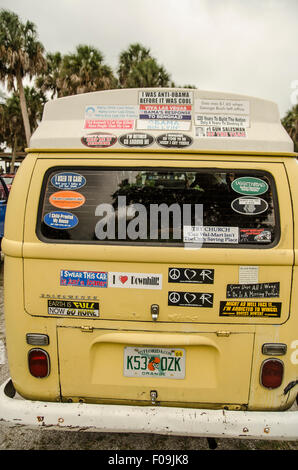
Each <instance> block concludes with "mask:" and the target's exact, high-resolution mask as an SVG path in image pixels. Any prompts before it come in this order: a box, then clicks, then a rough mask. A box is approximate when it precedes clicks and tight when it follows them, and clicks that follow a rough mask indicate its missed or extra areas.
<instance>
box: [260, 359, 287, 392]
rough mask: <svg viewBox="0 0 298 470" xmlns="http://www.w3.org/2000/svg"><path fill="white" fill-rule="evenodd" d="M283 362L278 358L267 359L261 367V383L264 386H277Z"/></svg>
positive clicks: (280, 377)
mask: <svg viewBox="0 0 298 470" xmlns="http://www.w3.org/2000/svg"><path fill="white" fill-rule="evenodd" d="M283 374H284V364H283V362H282V361H280V360H279V359H267V360H266V361H264V362H263V364H262V367H261V384H262V385H263V386H264V387H266V388H277V387H279V386H280V385H281V383H282V379H283Z"/></svg>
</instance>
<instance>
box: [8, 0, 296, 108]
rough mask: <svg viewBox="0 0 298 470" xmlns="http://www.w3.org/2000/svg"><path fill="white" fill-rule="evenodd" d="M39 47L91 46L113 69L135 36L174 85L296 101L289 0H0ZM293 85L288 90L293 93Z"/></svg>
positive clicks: (286, 104)
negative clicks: (25, 23)
mask: <svg viewBox="0 0 298 470" xmlns="http://www.w3.org/2000/svg"><path fill="white" fill-rule="evenodd" d="M0 7H1V8H6V9H10V10H12V11H14V12H15V13H17V14H18V15H19V16H20V18H21V19H22V20H27V19H28V20H30V21H33V23H35V25H36V27H37V31H38V35H39V40H40V41H41V42H42V43H43V45H44V47H45V49H46V51H47V52H55V51H60V52H62V53H69V52H74V50H75V47H76V46H77V45H78V44H88V45H92V46H94V47H97V48H98V49H99V50H100V51H101V52H102V54H103V55H104V57H105V62H106V64H108V65H110V66H111V67H112V68H113V69H114V71H115V70H116V68H117V63H118V57H119V54H120V52H121V51H123V50H124V49H126V48H127V47H128V46H129V45H130V44H132V43H135V42H140V43H141V44H142V45H143V46H145V47H147V48H150V50H151V53H152V55H153V56H154V57H155V58H156V59H157V61H158V63H159V64H160V65H163V66H164V67H165V69H166V70H167V72H169V73H170V74H171V78H172V80H173V81H174V82H175V83H176V84H177V85H179V86H183V85H187V84H191V85H194V86H196V87H197V88H201V89H204V90H214V91H226V92H236V93H243V94H247V95H253V96H257V97H259V98H265V99H269V100H272V101H275V102H276V103H277V104H278V105H279V109H280V113H281V116H282V117H283V115H284V114H285V112H286V111H287V110H288V109H289V108H291V107H292V106H293V104H296V103H297V102H298V54H297V53H298V1H297V0H250V1H247V0H150V1H149V0H47V1H46V0H0ZM295 89H296V93H295Z"/></svg>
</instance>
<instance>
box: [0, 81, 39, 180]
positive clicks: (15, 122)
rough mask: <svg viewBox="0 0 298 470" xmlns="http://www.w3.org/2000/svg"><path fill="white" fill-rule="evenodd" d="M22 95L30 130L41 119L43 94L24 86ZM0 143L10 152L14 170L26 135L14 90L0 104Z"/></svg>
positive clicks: (24, 144)
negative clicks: (26, 106)
mask: <svg viewBox="0 0 298 470" xmlns="http://www.w3.org/2000/svg"><path fill="white" fill-rule="evenodd" d="M24 95H25V99H26V103H27V104H28V119H29V125H30V128H31V129H32V131H34V130H35V129H36V127H37V125H38V122H39V121H40V120H41V117H42V112H43V108H44V104H45V102H46V98H45V96H44V95H43V94H42V93H41V92H39V91H36V90H35V89H34V88H31V87H25V88H24ZM0 129H1V131H0V145H1V146H4V148H5V147H6V148H7V147H8V148H10V149H11V152H12V159H11V165H10V171H11V172H13V171H14V165H15V158H16V153H17V152H20V151H24V150H25V148H26V135H25V130H24V125H23V117H22V113H21V106H20V97H19V95H18V93H16V92H14V93H13V94H12V95H11V96H9V97H7V98H6V100H5V101H4V102H3V103H1V104H0Z"/></svg>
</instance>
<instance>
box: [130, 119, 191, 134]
mask: <svg viewBox="0 0 298 470" xmlns="http://www.w3.org/2000/svg"><path fill="white" fill-rule="evenodd" d="M190 126H191V121H186V120H185V121H178V120H176V121H174V120H170V119H162V120H161V119H138V120H137V129H141V130H162V131H189V130H190Z"/></svg>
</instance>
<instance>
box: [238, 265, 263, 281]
mask: <svg viewBox="0 0 298 470" xmlns="http://www.w3.org/2000/svg"><path fill="white" fill-rule="evenodd" d="M258 282H259V266H239V284H257V283H258Z"/></svg>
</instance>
